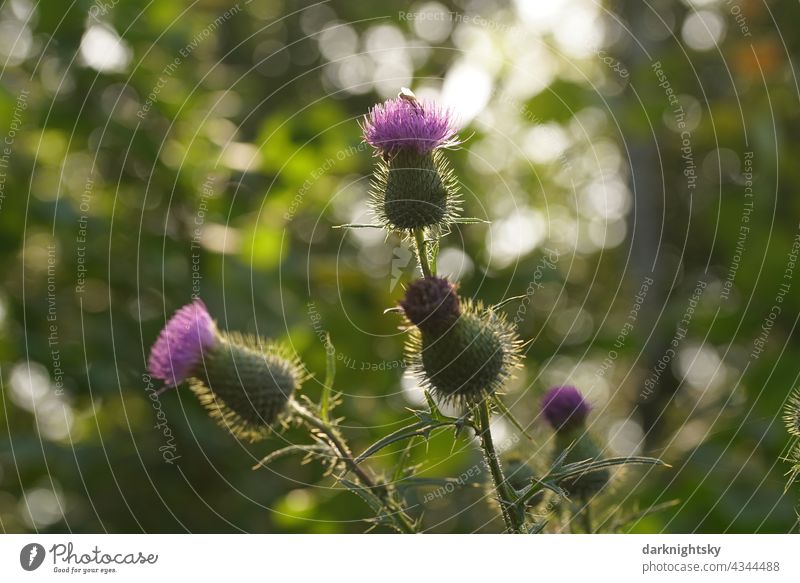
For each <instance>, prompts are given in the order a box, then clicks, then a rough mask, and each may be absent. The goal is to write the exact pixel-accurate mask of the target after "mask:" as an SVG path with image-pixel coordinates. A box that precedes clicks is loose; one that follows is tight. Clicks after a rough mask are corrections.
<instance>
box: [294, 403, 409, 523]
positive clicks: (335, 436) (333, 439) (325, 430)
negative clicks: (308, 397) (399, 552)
mask: <svg viewBox="0 0 800 583" xmlns="http://www.w3.org/2000/svg"><path fill="white" fill-rule="evenodd" d="M289 406H290V407H291V408H292V410H293V411H294V413H295V414H296V415H297V416H298V417H300V418H301V419H302V420H303V421H305V422H306V423H307V424H308V425H310V426H311V427H312V428H313V429H316V430H317V431H319V432H320V433H322V434H323V435H324V436H325V437H326V438H327V440H328V441H329V442H330V444H331V446H333V449H334V450H335V451H336V454H337V456H338V458H339V459H340V460H341V461H342V462H343V463H344V465H345V466H346V467H347V469H348V471H351V472H353V474H355V475H356V477H357V478H358V480H359V481H360V482H361V484H362V485H363V486H364V487H365V488H367V489H369V490H371V491H372V492H373V493H374V494H375V495H376V496H378V498H380V499H381V501H383V503H384V505H385V506H386V508H387V510H389V511H390V512H391V513H392V514H394V515H395V516H397V517H398V518H399V519H400V524H401V525H402V527H403V530H404V531H405V532H406V533H414V532H416V529H415V527H414V523H413V521H412V520H411V519H410V518H409V517H408V515H407V514H406V513H405V511H404V510H403V509H402V508H400V507H399V505H398V504H396V503H395V501H394V499H392V497H391V495H390V493H389V490H387V488H386V486H385V485H384V484H378V483H376V482H375V480H374V479H373V478H372V476H370V475H369V474H368V473H367V472H366V471H365V470H364V468H362V467H361V466H359V465H358V464H357V463H356V461H355V459H354V458H353V452H352V451H351V450H350V447H349V446H348V445H347V442H346V441H345V440H344V438H343V437H342V436H341V434H340V433H339V432H338V431H337V430H336V428H335V427H334V426H333V425H331V424H330V423H327V422H325V421H323V420H322V419H320V418H319V417H317V416H316V415H315V414H314V413H312V412H311V411H309V410H308V409H306V408H305V407H303V406H302V405H301V404H300V403H298V402H297V401H295V400H294V399H291V400H290V401H289Z"/></svg>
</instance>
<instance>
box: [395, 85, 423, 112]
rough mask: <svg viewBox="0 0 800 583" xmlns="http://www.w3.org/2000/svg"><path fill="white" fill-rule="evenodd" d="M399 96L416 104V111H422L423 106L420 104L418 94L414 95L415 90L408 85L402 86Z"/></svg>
mask: <svg viewBox="0 0 800 583" xmlns="http://www.w3.org/2000/svg"><path fill="white" fill-rule="evenodd" d="M397 97H398V98H400V99H403V100H405V101H408V102H409V103H410V104H411V105H413V106H414V109H415V110H416V111H421V109H422V108H421V106H420V104H419V101H417V96H416V95H414V92H413V91H411V89H409V88H408V87H401V88H400V93H398V94H397Z"/></svg>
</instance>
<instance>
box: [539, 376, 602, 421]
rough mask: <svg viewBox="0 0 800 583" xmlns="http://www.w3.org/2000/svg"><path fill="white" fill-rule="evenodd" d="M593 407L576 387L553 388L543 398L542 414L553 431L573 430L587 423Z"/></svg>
mask: <svg viewBox="0 0 800 583" xmlns="http://www.w3.org/2000/svg"><path fill="white" fill-rule="evenodd" d="M590 410H591V407H590V406H589V403H587V402H586V399H584V398H583V395H581V392H580V391H579V390H578V389H576V388H575V387H571V386H560V387H553V388H551V389H550V390H549V391H547V393H545V395H544V397H543V398H542V414H543V415H544V416H545V419H547V421H548V423H550V425H552V427H553V429H555V430H556V431H560V430H562V429H572V428H575V427H580V426H582V425H583V424H584V423H585V422H586V418H587V417H588V416H589V411H590Z"/></svg>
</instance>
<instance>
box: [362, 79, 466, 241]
mask: <svg viewBox="0 0 800 583" xmlns="http://www.w3.org/2000/svg"><path fill="white" fill-rule="evenodd" d="M363 130H364V140H365V141H366V142H367V143H369V144H370V145H371V146H372V147H373V148H375V151H376V153H377V154H378V155H379V159H378V166H377V168H376V170H375V175H374V178H373V180H372V184H371V196H370V204H371V207H372V210H373V212H374V213H375V215H376V216H377V218H378V220H380V221H381V222H382V223H383V224H384V225H385V226H386V227H387V228H390V229H396V230H401V231H403V230H405V231H410V230H414V229H422V228H432V227H443V226H446V225H447V224H448V223H449V222H450V221H451V220H452V219H453V218H454V215H455V213H457V212H458V210H459V207H458V186H457V181H456V179H455V177H454V175H453V172H452V170H451V169H450V167H449V166H448V164H447V160H446V159H445V157H444V155H443V154H442V152H441V149H443V148H448V147H454V146H456V145H458V144H459V141H458V139H457V137H456V129H455V125H454V122H453V117H452V114H451V113H450V111H448V110H446V109H442V108H440V107H438V106H436V105H434V104H432V103H428V102H420V101H417V99H416V97H414V95H413V93H411V92H410V91H406V92H405V93H403V94H401V97H400V98H398V99H390V100H388V101H386V102H384V103H381V104H378V105H376V106H375V107H373V108H372V109H371V110H370V112H369V114H368V115H367V116H366V118H365V120H364V122H363Z"/></svg>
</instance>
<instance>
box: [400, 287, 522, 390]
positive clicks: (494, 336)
mask: <svg viewBox="0 0 800 583" xmlns="http://www.w3.org/2000/svg"><path fill="white" fill-rule="evenodd" d="M442 305H443V306H444V305H450V306H451V309H452V306H453V305H454V302H452V301H451V300H446V301H445V302H443V304H442ZM459 305H460V308H461V309H460V315H458V317H456V318H455V319H453V321H452V323H451V324H449V325H448V326H445V327H442V328H440V327H438V326H433V327H430V326H427V325H425V324H423V325H422V327H414V328H413V329H412V330H411V335H410V336H409V340H408V342H407V344H406V356H407V359H408V361H409V364H410V368H411V371H412V372H413V373H414V374H415V375H416V376H417V377H418V378H419V380H420V382H421V383H422V386H423V387H425V388H426V389H428V390H430V391H431V392H432V393H433V394H434V395H436V396H437V397H438V398H439V399H440V400H442V401H445V402H455V403H457V404H464V405H470V404H474V403H478V402H480V401H481V400H483V399H484V398H486V397H487V396H489V395H492V394H494V393H495V392H496V391H497V390H498V389H500V388H501V387H502V386H503V384H504V383H505V382H506V380H507V379H508V378H509V377H510V376H511V374H512V372H513V370H514V369H515V368H516V367H517V366H519V360H520V349H521V342H520V340H519V338H518V337H517V334H516V330H515V329H514V327H513V326H512V325H511V324H509V323H508V321H507V320H506V319H505V318H504V317H503V316H502V315H501V314H498V313H496V312H494V311H493V310H491V309H486V308H484V307H483V306H482V305H481V304H480V303H473V302H471V301H469V300H463V299H460V300H459ZM435 313H436V314H437V316H436V318H437V319H438V310H436V311H435ZM443 313H444V314H447V313H448V312H447V311H444V312H443ZM449 314H450V316H452V311H451V312H450V313H449Z"/></svg>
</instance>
